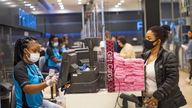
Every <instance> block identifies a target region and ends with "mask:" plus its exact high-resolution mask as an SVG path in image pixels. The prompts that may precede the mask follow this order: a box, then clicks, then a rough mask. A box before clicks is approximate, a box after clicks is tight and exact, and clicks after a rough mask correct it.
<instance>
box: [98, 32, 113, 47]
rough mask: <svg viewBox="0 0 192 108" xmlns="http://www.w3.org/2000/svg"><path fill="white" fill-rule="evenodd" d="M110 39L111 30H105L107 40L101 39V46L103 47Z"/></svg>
mask: <svg viewBox="0 0 192 108" xmlns="http://www.w3.org/2000/svg"><path fill="white" fill-rule="evenodd" d="M108 40H111V33H110V32H109V31H106V32H105V41H101V42H100V45H99V46H100V47H101V48H104V47H105V44H106V41H108Z"/></svg>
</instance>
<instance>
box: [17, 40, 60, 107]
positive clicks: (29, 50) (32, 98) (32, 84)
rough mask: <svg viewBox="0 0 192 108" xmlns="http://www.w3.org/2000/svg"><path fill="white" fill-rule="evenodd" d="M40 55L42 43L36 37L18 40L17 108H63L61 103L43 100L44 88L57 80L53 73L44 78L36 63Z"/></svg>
mask: <svg viewBox="0 0 192 108" xmlns="http://www.w3.org/2000/svg"><path fill="white" fill-rule="evenodd" d="M39 57H40V44H39V43H38V42H37V41H36V40H35V39H34V38H30V37H28V38H24V39H19V40H17V42H16V44H15V52H14V75H13V76H14V86H15V96H16V108H41V107H43V108H61V107H60V106H59V105H56V104H54V103H51V102H49V101H46V100H43V94H42V92H41V91H42V90H43V89H44V88H46V87H48V86H52V85H53V84H54V83H56V82H57V78H58V77H57V76H56V75H53V76H52V77H51V76H48V77H46V79H45V80H44V79H43V76H42V74H41V72H40V70H39V68H38V67H37V65H35V62H37V61H38V60H39Z"/></svg>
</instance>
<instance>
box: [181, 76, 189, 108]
mask: <svg viewBox="0 0 192 108" xmlns="http://www.w3.org/2000/svg"><path fill="white" fill-rule="evenodd" d="M187 77H188V73H186V72H180V80H179V86H180V88H181V90H182V93H183V95H184V96H185V98H186V100H187V106H185V107H183V108H192V86H190V85H189V84H187V83H186V82H185V79H186V78H187Z"/></svg>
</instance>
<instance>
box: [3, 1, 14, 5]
mask: <svg viewBox="0 0 192 108" xmlns="http://www.w3.org/2000/svg"><path fill="white" fill-rule="evenodd" d="M5 4H6V5H10V4H13V2H6V3H5Z"/></svg>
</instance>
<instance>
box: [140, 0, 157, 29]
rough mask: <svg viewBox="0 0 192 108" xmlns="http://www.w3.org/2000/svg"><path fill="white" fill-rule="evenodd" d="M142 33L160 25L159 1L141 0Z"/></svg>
mask: <svg viewBox="0 0 192 108" xmlns="http://www.w3.org/2000/svg"><path fill="white" fill-rule="evenodd" d="M142 8H143V11H144V18H143V20H144V33H146V31H147V30H148V29H149V28H150V27H151V26H154V25H160V0H142Z"/></svg>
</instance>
